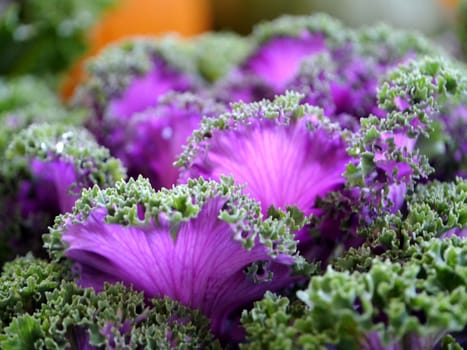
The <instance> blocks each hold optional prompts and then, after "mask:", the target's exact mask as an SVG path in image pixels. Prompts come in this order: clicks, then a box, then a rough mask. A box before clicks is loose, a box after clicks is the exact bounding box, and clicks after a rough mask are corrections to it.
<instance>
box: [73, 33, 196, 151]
mask: <svg viewBox="0 0 467 350" xmlns="http://www.w3.org/2000/svg"><path fill="white" fill-rule="evenodd" d="M185 50H186V49H185V48H184V46H183V43H181V42H177V41H175V40H172V39H165V40H160V41H157V40H154V39H152V40H151V39H142V38H134V39H132V40H129V41H125V42H123V43H120V44H117V45H116V46H113V47H111V48H109V49H107V50H106V51H104V53H102V54H101V55H100V56H98V57H97V58H96V59H95V60H94V61H92V62H91V64H90V65H89V70H88V75H89V79H88V80H87V81H86V82H85V83H84V85H83V86H82V87H81V88H80V89H79V90H78V93H77V95H76V96H75V98H74V100H75V101H74V102H75V104H76V105H77V106H82V107H87V108H88V109H89V120H88V127H89V128H90V130H91V131H92V132H93V133H94V135H95V136H96V137H97V139H98V140H99V142H100V143H101V144H103V145H105V146H106V147H108V148H109V149H110V151H111V152H112V153H113V154H114V153H115V152H118V150H119V149H120V148H121V147H123V146H122V143H123V142H124V130H125V129H126V127H127V125H128V123H129V121H130V120H131V118H132V116H133V115H134V114H135V113H137V112H142V111H144V110H146V109H147V108H151V107H154V106H156V104H157V102H158V99H159V97H160V96H162V95H164V94H166V93H167V92H169V91H179V92H184V91H197V90H198V89H199V88H200V81H201V79H200V78H199V77H198V76H197V75H196V74H195V67H194V63H193V62H191V61H190V60H189V59H188V58H187V57H188V55H187V53H186V52H185Z"/></svg>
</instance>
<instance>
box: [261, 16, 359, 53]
mask: <svg viewBox="0 0 467 350" xmlns="http://www.w3.org/2000/svg"><path fill="white" fill-rule="evenodd" d="M304 32H308V33H311V34H320V35H323V36H324V38H325V39H326V41H327V43H328V44H329V45H331V46H334V45H336V46H337V45H343V44H344V43H345V42H347V41H349V40H350V39H351V38H352V35H353V33H352V32H351V31H349V30H347V28H345V27H344V26H343V25H342V23H340V22H339V21H338V20H336V19H334V18H332V17H330V16H328V15H325V14H314V15H312V16H282V17H280V18H278V19H276V20H273V21H268V22H264V23H260V24H258V25H256V26H255V27H254V29H253V34H252V37H253V39H254V40H255V41H256V42H257V43H258V44H259V45H260V44H262V43H264V42H266V41H268V40H270V39H271V38H273V37H276V36H300V35H302V34H303V33H304Z"/></svg>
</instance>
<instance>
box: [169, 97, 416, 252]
mask: <svg viewBox="0 0 467 350" xmlns="http://www.w3.org/2000/svg"><path fill="white" fill-rule="evenodd" d="M302 97H303V96H302V95H299V94H294V93H289V94H286V95H285V96H280V97H277V98H276V100H275V101H273V102H269V101H262V102H259V103H251V104H238V105H234V106H233V112H231V113H226V114H224V115H222V116H220V117H218V118H215V119H205V120H204V121H203V122H202V126H201V128H200V130H197V131H195V133H194V134H193V136H192V138H191V139H190V142H189V144H188V146H187V148H186V149H185V152H184V153H183V154H182V156H181V157H180V159H179V160H178V162H177V165H178V166H180V167H181V176H180V181H181V182H184V181H186V179H188V178H193V177H198V176H201V177H203V178H206V179H213V180H218V179H219V178H221V177H222V176H232V177H233V178H234V180H235V181H236V182H237V183H239V184H244V185H245V188H244V190H243V191H244V192H245V193H246V194H248V195H250V196H252V197H253V198H255V199H256V200H258V201H259V202H260V203H261V206H262V211H263V213H267V212H268V210H269V209H270V207H271V206H274V207H276V208H281V209H283V210H284V209H287V208H288V207H293V206H295V207H297V208H298V209H299V210H300V211H301V212H303V213H304V214H305V216H307V217H309V218H311V219H312V220H313V222H312V225H311V226H306V227H305V228H304V229H302V230H300V231H299V232H297V233H296V237H297V239H298V240H299V241H300V244H299V248H300V251H301V253H302V254H303V255H304V256H306V257H307V258H308V259H310V260H315V259H317V260H320V261H325V260H326V259H327V258H328V257H329V256H330V254H332V251H333V250H334V249H335V248H336V247H337V245H339V244H341V243H342V244H344V246H345V247H349V246H355V245H359V244H361V243H362V239H360V238H357V237H354V236H353V235H354V234H355V232H356V228H357V226H358V225H361V224H363V223H364V222H366V223H370V222H371V221H372V220H373V219H374V218H375V217H378V216H379V215H380V214H381V213H382V212H396V211H397V210H398V209H399V208H400V207H401V206H402V204H403V202H404V198H405V193H406V186H412V185H413V181H414V179H413V178H415V172H414V170H413V168H412V166H413V167H417V166H418V163H416V162H415V160H414V159H413V158H412V157H414V156H413V155H412V149H413V140H412V139H409V138H406V137H403V135H402V136H401V135H400V134H399V133H396V134H391V133H390V132H388V131H387V132H384V133H382V132H378V131H377V129H376V128H371V127H370V129H369V130H368V129H367V126H366V127H365V128H364V129H362V130H361V131H362V132H363V131H365V132H366V133H363V134H361V133H360V131H359V132H356V133H351V132H349V131H348V130H347V131H344V130H342V129H341V128H340V127H339V125H337V124H332V123H330V121H329V120H328V119H327V118H325V117H323V116H321V112H320V111H319V110H317V109H315V108H313V107H310V106H308V105H306V104H305V105H301V104H300V100H301V98H302ZM373 121H376V122H377V121H378V119H376V120H373ZM366 124H369V123H366ZM372 132H373V133H372ZM412 163H414V164H412ZM328 197H329V198H328ZM341 226H345V227H344V228H342V227H341Z"/></svg>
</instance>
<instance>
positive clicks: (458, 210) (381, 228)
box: [333, 179, 467, 271]
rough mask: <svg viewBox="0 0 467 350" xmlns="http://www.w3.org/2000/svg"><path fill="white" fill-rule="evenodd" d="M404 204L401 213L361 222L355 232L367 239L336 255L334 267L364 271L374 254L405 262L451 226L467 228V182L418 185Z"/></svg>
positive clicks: (452, 227)
mask: <svg viewBox="0 0 467 350" xmlns="http://www.w3.org/2000/svg"><path fill="white" fill-rule="evenodd" d="M406 205H407V208H406V209H405V210H404V213H401V212H397V213H395V214H392V213H388V214H385V215H381V216H379V217H376V218H375V220H374V221H373V222H372V223H371V224H370V225H361V226H360V227H359V228H358V230H357V234H358V235H360V236H363V237H365V239H366V242H365V243H364V244H363V245H362V246H360V247H358V248H351V249H349V250H348V251H347V252H346V253H345V254H344V255H343V256H342V257H339V258H338V259H337V260H336V261H335V262H334V263H333V265H334V268H335V269H337V270H341V271H349V270H350V271H353V270H355V269H357V270H361V271H366V270H368V268H370V266H371V264H372V259H373V258H374V257H377V256H379V257H380V258H383V259H389V260H391V261H394V262H396V261H405V260H407V259H410V258H411V257H412V256H413V255H415V254H418V253H419V251H420V247H421V245H422V244H423V242H425V241H427V240H430V239H432V238H437V237H442V236H443V235H444V234H445V233H446V232H447V231H449V230H451V229H465V228H467V181H466V180H463V179H457V180H456V181H455V182H433V183H430V184H427V185H419V186H418V187H417V191H416V192H415V193H413V194H411V195H409V196H407V198H406Z"/></svg>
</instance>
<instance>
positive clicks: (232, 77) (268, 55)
mask: <svg viewBox="0 0 467 350" xmlns="http://www.w3.org/2000/svg"><path fill="white" fill-rule="evenodd" d="M337 33H339V34H340V33H344V30H343V28H342V26H341V25H340V23H338V22H337V21H334V20H332V19H331V18H329V17H326V16H314V17H293V18H292V17H283V18H280V19H278V20H276V21H271V22H268V23H265V24H262V25H259V26H257V27H256V28H255V32H254V34H253V39H254V42H255V45H256V47H254V48H253V49H252V50H251V51H252V52H251V54H250V55H249V56H247V57H246V58H245V59H244V61H243V62H242V63H241V64H240V65H239V66H238V67H236V68H233V69H232V70H231V71H230V72H229V73H228V74H227V76H226V77H225V78H224V79H221V80H220V81H219V82H218V83H217V84H216V85H215V86H214V89H213V94H214V95H215V96H216V97H217V98H219V99H221V100H224V101H234V102H235V101H243V102H253V101H259V100H261V99H263V98H272V97H273V96H274V95H276V94H281V93H284V92H285V91H286V89H287V86H288V85H289V84H290V83H291V82H292V81H293V79H294V77H295V76H296V75H297V74H298V72H299V71H300V66H301V64H302V63H303V62H304V61H305V60H306V59H307V58H308V57H310V56H313V55H316V54H318V53H320V52H323V51H327V50H329V45H333V44H335V42H337V41H339V40H341V39H342V38H337V37H336V36H335V35H334V34H337ZM339 34H338V35H339ZM328 41H329V42H328Z"/></svg>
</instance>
